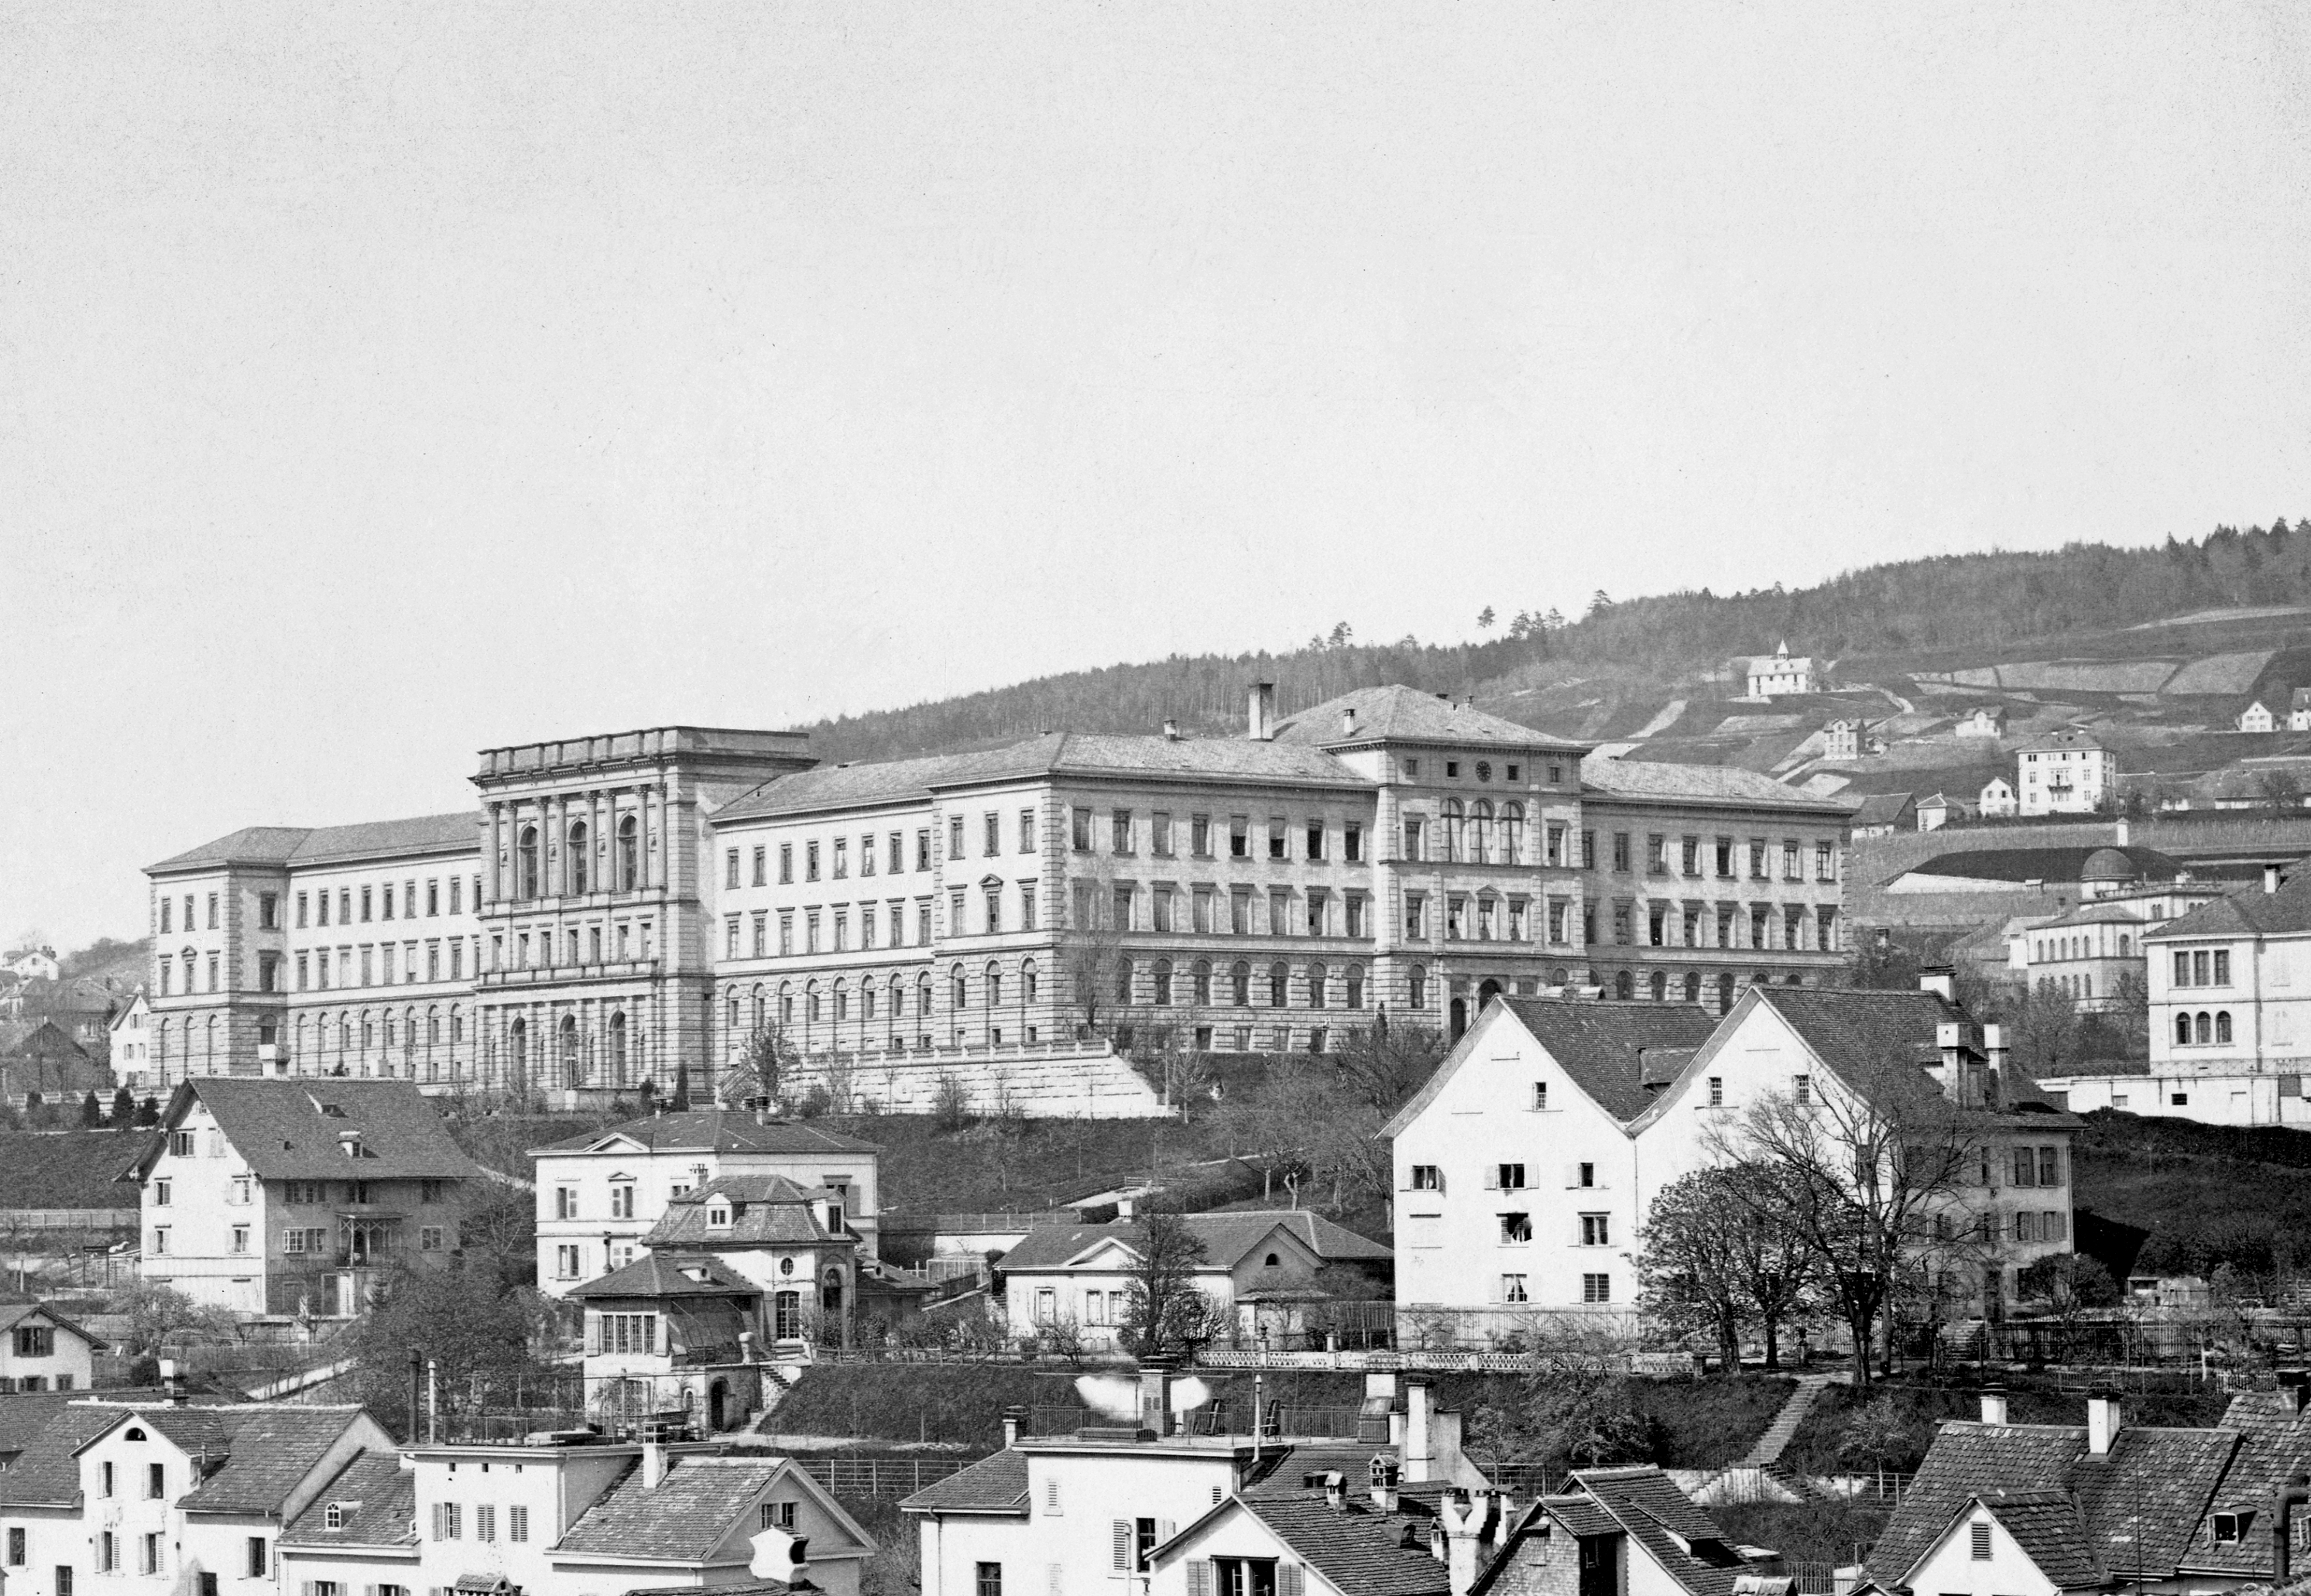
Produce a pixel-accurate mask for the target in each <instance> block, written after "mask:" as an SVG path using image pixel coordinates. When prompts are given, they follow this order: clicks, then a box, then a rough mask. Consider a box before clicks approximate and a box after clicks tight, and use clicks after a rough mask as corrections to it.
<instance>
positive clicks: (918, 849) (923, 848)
mask: <svg viewBox="0 0 2311 1596" xmlns="http://www.w3.org/2000/svg"><path fill="white" fill-rule="evenodd" d="M915 868H916V869H918V870H928V869H929V868H931V828H930V827H929V826H923V827H920V828H919V829H918V830H917V831H916V833H915Z"/></svg>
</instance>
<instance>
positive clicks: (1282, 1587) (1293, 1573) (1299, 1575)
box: [1276, 1563, 1308, 1596]
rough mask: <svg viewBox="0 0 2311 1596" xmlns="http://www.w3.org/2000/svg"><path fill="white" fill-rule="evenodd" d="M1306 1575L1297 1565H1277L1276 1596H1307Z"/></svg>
mask: <svg viewBox="0 0 2311 1596" xmlns="http://www.w3.org/2000/svg"><path fill="white" fill-rule="evenodd" d="M1307 1589H1308V1587H1307V1583H1306V1575H1305V1574H1304V1571H1303V1570H1302V1568H1301V1566H1300V1565H1299V1564H1297V1563H1278V1565H1276V1596H1306V1592H1307Z"/></svg>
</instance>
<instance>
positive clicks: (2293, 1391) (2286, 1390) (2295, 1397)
mask: <svg viewBox="0 0 2311 1596" xmlns="http://www.w3.org/2000/svg"><path fill="white" fill-rule="evenodd" d="M2279 1394H2280V1399H2281V1400H2282V1401H2284V1402H2285V1404H2286V1407H2287V1410H2288V1411H2289V1413H2300V1412H2302V1411H2303V1409H2304V1408H2306V1407H2311V1369H2281V1370H2280V1371H2279Z"/></svg>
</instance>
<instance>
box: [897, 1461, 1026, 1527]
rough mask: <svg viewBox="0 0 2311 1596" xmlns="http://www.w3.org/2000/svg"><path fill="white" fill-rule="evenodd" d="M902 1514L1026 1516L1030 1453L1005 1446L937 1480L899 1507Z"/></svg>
mask: <svg viewBox="0 0 2311 1596" xmlns="http://www.w3.org/2000/svg"><path fill="white" fill-rule="evenodd" d="M899 1509H900V1511H901V1512H903V1513H1017V1514H1018V1515H1020V1516H1021V1517H1023V1518H1024V1517H1025V1516H1026V1513H1027V1454H1026V1453H1025V1452H1015V1451H1012V1450H1011V1449H1010V1448H1008V1447H1006V1448H1005V1449H1004V1450H1003V1451H1001V1452H997V1453H996V1454H995V1455H994V1456H992V1457H985V1458H981V1459H980V1460H979V1461H977V1462H975V1463H973V1464H972V1465H971V1466H970V1467H969V1468H967V1469H958V1470H955V1472H954V1473H952V1474H950V1475H948V1476H947V1477H946V1478H945V1479H941V1480H935V1481H933V1482H932V1483H931V1484H929V1485H927V1486H925V1487H923V1488H922V1489H921V1490H920V1491H917V1492H916V1493H915V1494H914V1495H913V1496H909V1497H908V1498H907V1499H906V1500H905V1501H903V1502H902V1503H900V1504H899Z"/></svg>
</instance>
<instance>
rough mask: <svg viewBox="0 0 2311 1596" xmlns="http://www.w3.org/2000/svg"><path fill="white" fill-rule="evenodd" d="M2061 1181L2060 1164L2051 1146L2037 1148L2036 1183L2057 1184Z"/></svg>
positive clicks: (2043, 1184)
mask: <svg viewBox="0 0 2311 1596" xmlns="http://www.w3.org/2000/svg"><path fill="white" fill-rule="evenodd" d="M2038 1184H2040V1185H2041V1186H2059V1185H2061V1184H2062V1165H2061V1164H2060V1163H2059V1161H2058V1160H2057V1158H2056V1156H2055V1152H2054V1148H2052V1147H2040V1148H2039V1149H2038Z"/></svg>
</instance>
